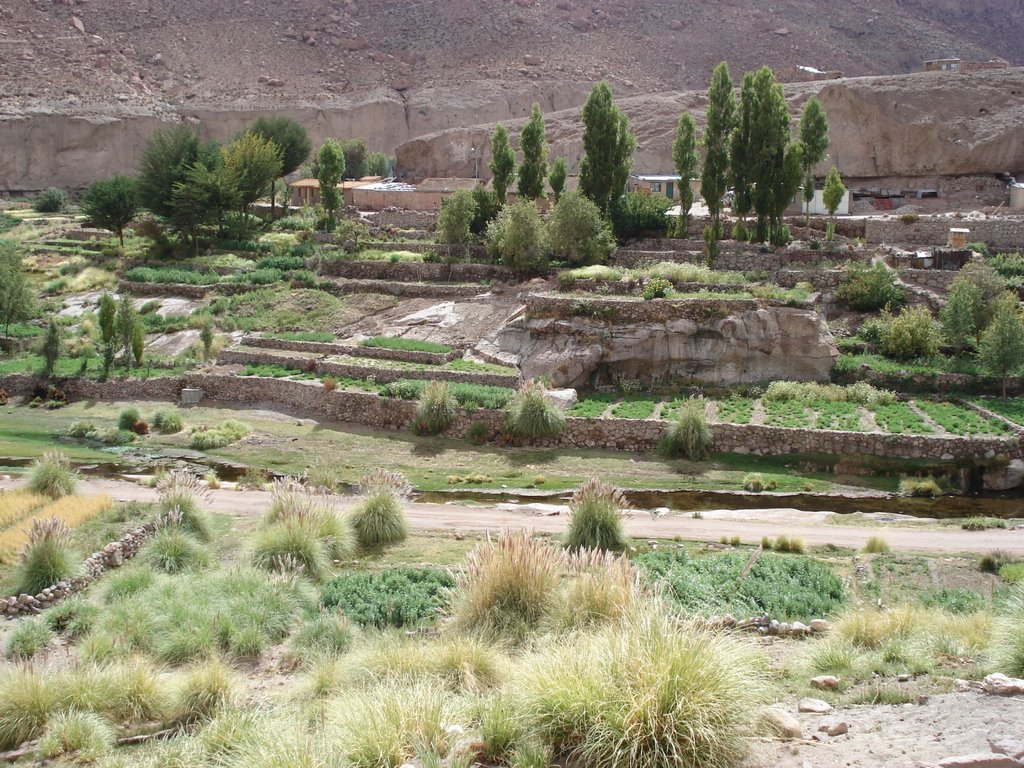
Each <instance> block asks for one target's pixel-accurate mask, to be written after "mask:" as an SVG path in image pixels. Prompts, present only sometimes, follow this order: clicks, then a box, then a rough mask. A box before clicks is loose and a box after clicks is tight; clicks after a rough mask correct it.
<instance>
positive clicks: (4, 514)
mask: <svg viewBox="0 0 1024 768" xmlns="http://www.w3.org/2000/svg"><path fill="white" fill-rule="evenodd" d="M49 500H50V499H49V498H48V497H46V496H41V495H40V494H38V493H32V492H31V491H5V492H3V493H0V529H2V528H9V527H10V526H12V525H14V524H15V523H17V522H20V521H22V520H24V519H25V518H26V517H28V515H29V514H31V513H32V512H33V511H35V510H36V509H38V508H39V507H41V506H43V505H44V504H46V503H47V502H48V501H49Z"/></svg>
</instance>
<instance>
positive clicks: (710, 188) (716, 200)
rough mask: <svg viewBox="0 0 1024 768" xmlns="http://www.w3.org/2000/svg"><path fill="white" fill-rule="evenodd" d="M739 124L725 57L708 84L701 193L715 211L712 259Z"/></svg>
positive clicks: (709, 236) (707, 237) (707, 236)
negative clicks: (733, 137) (733, 135)
mask: <svg viewBox="0 0 1024 768" xmlns="http://www.w3.org/2000/svg"><path fill="white" fill-rule="evenodd" d="M735 124H736V96H735V94H734V93H733V84H732V77H731V76H730V74H729V65H728V64H726V63H725V62H724V61H723V62H722V63H721V64H719V65H718V66H717V67H715V71H714V72H713V73H712V74H711V86H710V87H709V88H708V109H707V120H706V126H705V128H704V140H703V144H704V171H703V173H701V177H700V187H701V195H702V196H703V197H704V202H705V204H706V205H707V207H708V213H710V214H711V226H710V228H709V231H708V230H706V231H705V232H704V242H705V243H707V247H708V254H707V256H708V260H709V261H711V260H713V259H714V257H715V256H716V255H718V241H719V240H720V239H721V238H722V198H723V197H724V196H725V190H726V187H727V185H728V180H729V144H730V139H731V138H732V131H733V128H734V127H735Z"/></svg>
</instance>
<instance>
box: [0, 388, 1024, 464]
mask: <svg viewBox="0 0 1024 768" xmlns="http://www.w3.org/2000/svg"><path fill="white" fill-rule="evenodd" d="M12 378H14V377H5V378H2V379H0V386H4V387H6V388H7V389H8V391H11V390H12V387H10V386H7V385H8V383H9V382H10V380H11V379H12ZM20 378H25V379H29V378H31V377H20ZM33 381H34V380H33ZM174 381H175V383H176V385H177V388H178V390H179V391H180V388H181V387H183V386H185V387H197V388H200V389H202V390H203V394H204V397H205V398H208V399H210V400H217V401H225V402H231V403H242V404H256V403H278V404H281V405H286V406H290V407H293V408H296V409H298V410H301V411H303V412H308V413H312V414H315V415H316V416H318V417H320V418H323V419H325V420H330V421H338V422H348V423H353V424H362V425H365V426H368V427H371V428H376V429H389V430H405V429H408V428H409V427H410V425H411V424H412V421H413V418H414V414H415V410H416V403H414V402H412V401H408V400H396V399H387V398H382V397H380V396H379V395H375V394H370V393H363V392H345V391H340V390H334V391H328V390H326V389H324V388H323V386H322V385H321V384H320V383H319V382H308V381H290V380H287V379H270V378H258V377H251V378H248V377H238V376H231V375H219V374H185V375H184V376H182V377H181V378H180V379H175V380H174ZM131 383H132V384H135V385H141V386H137V387H136V389H138V390H139V393H138V394H128V393H126V391H125V389H124V388H123V387H119V386H118V385H119V384H121V382H107V383H106V384H101V385H98V386H97V387H94V388H87V389H89V390H90V391H89V394H82V393H80V392H79V391H78V389H77V388H75V387H71V386H68V387H66V388H65V391H66V392H67V393H68V395H69V397H88V396H91V397H94V398H96V399H105V400H124V399H154V398H160V399H166V400H171V401H174V400H177V392H175V394H174V395H173V396H171V397H168V396H167V394H166V391H165V390H166V384H167V383H168V382H166V381H161V380H156V379H154V380H148V381H145V380H139V381H135V382H131ZM158 383H160V384H161V386H159V387H158V388H156V389H154V391H151V392H145V393H144V396H142V397H140V396H139V394H142V390H144V389H145V386H146V385H157V384H158ZM33 385H34V384H33ZM15 389H18V388H15ZM20 389H25V387H22V388H20ZM27 389H28V391H31V389H32V386H28V387H27ZM502 420H503V414H502V412H500V411H487V410H476V411H464V410H462V409H460V410H459V414H458V417H457V418H456V421H455V424H454V425H453V426H452V428H451V429H450V430H449V431H448V432H447V433H446V434H447V435H448V436H449V437H455V438H461V437H465V436H466V435H467V433H468V431H469V428H470V427H471V426H472V425H473V424H474V423H475V422H481V423H483V424H484V425H485V426H486V427H487V428H488V431H489V433H490V435H491V436H492V437H493V436H496V435H497V434H498V433H499V431H500V429H501V424H502ZM666 427H667V422H664V421H660V420H654V419H613V418H612V419H583V418H575V417H569V418H568V419H567V420H566V427H565V430H564V431H563V433H562V434H561V435H560V436H559V437H558V438H557V439H555V440H550V441H540V442H538V443H537V444H538V445H540V446H542V447H553V448H554V447H557V448H605V449H613V450H626V451H651V450H654V448H655V447H656V446H657V444H658V441H659V440H660V439H661V436H662V433H663V432H664V431H665V429H666ZM711 430H712V433H713V435H714V439H715V450H716V451H718V452H722V453H751V454H756V455H765V456H768V455H784V454H788V453H789V454H791V453H825V454H830V455H834V456H846V455H858V454H859V455H870V456H882V457H886V458H896V459H900V458H920V459H934V460H944V461H955V460H957V459H991V458H993V457H995V456H997V455H1005V456H1008V457H1009V458H1011V459H1012V458H1020V457H1022V456H1024V450H1022V441H1024V431H1018V432H1017V434H1016V435H1015V436H1011V437H1003V438H966V437H957V436H952V435H947V436H939V435H890V434H883V433H878V432H840V431H835V430H810V429H787V428H784V427H767V426H763V425H756V424H746V425H742V424H712V425H711Z"/></svg>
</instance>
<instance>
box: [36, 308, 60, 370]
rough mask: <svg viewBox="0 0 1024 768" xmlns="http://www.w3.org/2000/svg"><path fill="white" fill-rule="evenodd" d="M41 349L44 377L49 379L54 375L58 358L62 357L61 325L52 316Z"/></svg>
mask: <svg viewBox="0 0 1024 768" xmlns="http://www.w3.org/2000/svg"><path fill="white" fill-rule="evenodd" d="M39 351H40V353H41V354H42V356H43V377H44V378H47V379H48V378H50V377H51V376H53V369H54V366H56V365H57V359H58V358H59V357H60V326H59V325H57V321H56V320H54V319H52V318H51V319H50V324H49V325H48V326H47V328H46V337H45V338H44V339H43V346H42V348H41V349H40V350H39Z"/></svg>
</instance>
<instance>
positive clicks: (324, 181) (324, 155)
mask: <svg viewBox="0 0 1024 768" xmlns="http://www.w3.org/2000/svg"><path fill="white" fill-rule="evenodd" d="M316 164H317V172H316V178H317V180H318V181H319V182H320V205H322V206H323V208H324V211H325V212H326V213H327V227H328V229H332V230H333V229H334V225H335V223H336V221H337V212H338V206H339V204H340V202H339V197H340V193H339V190H338V184H339V183H341V180H342V179H343V178H344V177H345V153H344V152H343V151H342V148H341V145H340V144H338V142H336V141H335V140H334V139H327V140H326V141H324V143H323V145H321V147H320V151H319V152H317V155H316Z"/></svg>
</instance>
